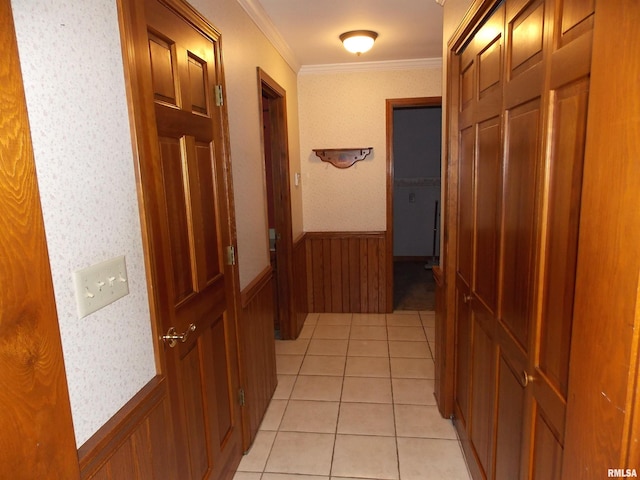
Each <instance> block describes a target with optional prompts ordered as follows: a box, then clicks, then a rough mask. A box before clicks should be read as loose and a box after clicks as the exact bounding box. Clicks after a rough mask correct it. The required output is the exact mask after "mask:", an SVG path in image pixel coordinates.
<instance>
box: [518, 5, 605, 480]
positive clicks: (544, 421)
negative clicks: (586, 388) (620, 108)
mask: <svg viewBox="0 0 640 480" xmlns="http://www.w3.org/2000/svg"><path fill="white" fill-rule="evenodd" d="M551 6H553V4H552V5H551ZM551 6H547V11H546V12H545V14H546V15H547V18H549V22H548V23H549V24H550V25H552V26H553V27H550V28H549V29H548V31H549V33H548V34H549V42H548V45H547V48H548V49H549V52H548V56H547V63H546V78H547V81H548V84H547V85H548V86H547V87H546V89H545V92H544V97H543V98H544V99H545V100H544V104H545V113H544V120H543V121H544V127H543V130H544V132H545V133H544V135H545V137H546V147H545V150H546V153H544V162H545V167H544V178H543V181H542V186H541V188H540V194H541V196H542V198H543V202H542V205H541V206H540V211H541V215H540V216H541V218H540V225H541V227H540V247H539V254H538V262H537V267H536V268H537V270H538V274H537V279H536V283H537V285H536V288H537V295H536V303H535V306H534V315H533V325H532V328H531V330H530V335H531V339H530V342H529V345H530V346H529V352H530V353H529V356H528V366H527V369H526V371H523V372H522V373H521V382H522V383H523V384H524V385H525V386H526V388H525V394H526V409H525V418H524V429H523V430H524V433H525V436H524V442H523V464H522V467H521V473H522V476H523V477H524V478H532V479H539V480H543V479H544V480H553V479H559V478H561V465H562V457H563V449H564V432H565V417H566V405H567V400H568V394H569V390H568V384H569V353H570V343H571V333H572V328H573V318H574V310H573V305H574V292H575V279H576V262H577V253H578V227H579V220H580V211H581V192H582V171H583V163H584V148H585V143H586V127H587V107H588V105H587V104H588V98H589V80H590V79H589V74H590V68H591V46H592V42H593V41H592V37H593V25H594V1H591V0H564V1H563V2H561V3H560V5H557V4H556V5H555V6H554V7H555V16H553V13H554V11H553V10H551V8H550V7H551ZM552 17H553V22H552V21H551V18H552Z"/></svg>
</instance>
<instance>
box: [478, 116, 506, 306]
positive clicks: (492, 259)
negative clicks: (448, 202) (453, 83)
mask: <svg viewBox="0 0 640 480" xmlns="http://www.w3.org/2000/svg"><path fill="white" fill-rule="evenodd" d="M501 133H502V129H501V124H500V118H499V117H496V118H492V119H490V120H487V121H485V122H483V123H481V124H480V125H478V154H477V155H478V159H477V162H476V185H477V187H476V201H475V208H476V227H475V236H476V240H475V242H476V251H477V254H476V255H475V265H474V270H473V274H474V277H475V278H474V280H473V288H474V292H475V294H476V296H477V297H478V298H479V299H480V300H481V301H482V302H483V303H484V304H485V306H486V308H488V309H489V311H490V312H491V313H495V312H496V306H497V305H496V303H497V300H498V252H499V250H500V206H501V202H500V197H501V195H500V192H501V191H502V182H501V178H502V155H501V154H502V149H501V146H500V145H501Z"/></svg>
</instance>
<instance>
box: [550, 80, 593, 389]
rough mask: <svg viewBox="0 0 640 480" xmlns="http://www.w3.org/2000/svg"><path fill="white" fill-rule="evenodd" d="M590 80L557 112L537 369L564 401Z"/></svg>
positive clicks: (561, 98) (569, 90) (558, 100)
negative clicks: (543, 374)
mask: <svg viewBox="0 0 640 480" xmlns="http://www.w3.org/2000/svg"><path fill="white" fill-rule="evenodd" d="M588 86H589V82H588V79H583V80H582V81H581V82H579V83H576V84H572V85H569V86H567V87H565V88H562V89H560V90H558V91H557V92H556V93H555V96H554V108H553V112H554V115H553V134H552V135H553V140H552V145H553V151H552V155H551V159H550V160H551V165H550V173H549V175H550V181H549V193H548V197H549V200H548V202H549V206H548V211H549V213H548V220H547V222H548V238H547V244H548V246H547V252H546V256H547V258H546V268H545V278H544V287H543V288H544V305H543V312H542V319H541V322H542V329H541V338H540V360H539V368H540V369H541V370H542V371H543V372H544V373H545V375H546V377H547V378H548V380H549V381H550V382H551V383H552V384H553V386H554V387H555V388H556V389H557V390H558V391H559V392H560V393H561V394H562V396H563V397H564V398H565V399H566V394H567V385H568V377H569V347H570V342H571V326H572V320H573V294H574V288H575V273H576V261H577V255H578V226H579V221H580V197H581V193H582V166H583V157H584V142H585V131H586V127H587V100H588Z"/></svg>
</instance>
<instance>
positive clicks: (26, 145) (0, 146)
mask: <svg viewBox="0 0 640 480" xmlns="http://www.w3.org/2000/svg"><path fill="white" fill-rule="evenodd" d="M0 45H2V47H1V51H2V54H3V55H2V56H3V58H5V60H4V61H3V62H2V63H1V64H0V98H2V102H0V138H2V141H0V243H1V244H2V249H3V251H2V255H0V286H1V287H0V305H1V307H2V308H1V310H0V325H1V326H2V346H0V358H1V361H0V368H2V377H3V380H2V381H3V385H2V389H3V394H2V400H1V401H0V407H1V408H2V416H3V419H5V420H6V421H2V422H1V423H2V428H1V429H0V444H1V445H2V449H0V477H2V478H45V477H47V478H54V477H55V478H69V479H77V478H79V476H80V471H79V466H78V457H77V451H76V442H75V436H74V431H73V422H72V418H71V405H70V401H69V391H68V386H67V377H66V372H65V368H64V361H63V352H62V343H61V339H60V331H59V325H58V316H57V313H56V303H55V297H54V292H53V280H52V278H51V267H50V264H49V254H48V251H47V240H46V236H45V231H44V220H43V217H42V207H41V205H40V193H39V189H38V182H37V177H36V168H35V160H34V154H33V146H32V143H31V133H30V130H29V119H28V113H27V105H26V99H25V94H24V85H23V79H22V73H21V71H20V61H19V54H18V44H17V39H16V32H15V27H14V23H13V14H12V11H11V2H10V1H9V0H2V1H0ZM33 412H37V416H32V413H33Z"/></svg>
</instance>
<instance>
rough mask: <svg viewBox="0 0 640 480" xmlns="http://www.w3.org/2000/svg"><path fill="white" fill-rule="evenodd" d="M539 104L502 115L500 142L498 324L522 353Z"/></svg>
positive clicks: (525, 336) (525, 338) (531, 247)
mask: <svg viewBox="0 0 640 480" xmlns="http://www.w3.org/2000/svg"><path fill="white" fill-rule="evenodd" d="M539 119H540V102H539V100H534V101H532V102H529V103H527V104H525V105H522V106H520V107H517V108H514V109H513V110H511V111H509V112H508V119H507V127H506V128H507V133H506V139H505V157H506V158H505V167H504V169H505V174H504V220H503V221H504V224H503V229H504V230H503V232H504V233H503V235H504V238H503V253H502V302H501V320H502V324H503V325H504V326H505V327H506V328H507V329H508V330H509V332H510V333H511V334H512V335H513V336H514V338H515V339H516V340H517V341H518V342H519V344H520V347H521V348H523V349H524V350H526V349H527V348H528V340H529V324H530V321H531V310H532V306H533V305H532V300H533V291H532V286H533V274H534V269H533V266H534V253H535V252H534V248H535V233H536V224H535V221H536V217H535V202H536V186H537V185H536V180H537V171H538V159H539V153H538V152H539V150H538V148H539V147H538V143H539V141H540V127H539V124H540V122H539Z"/></svg>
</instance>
